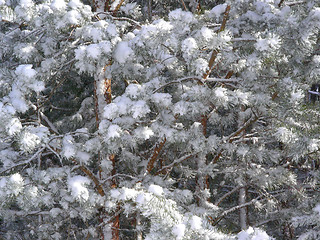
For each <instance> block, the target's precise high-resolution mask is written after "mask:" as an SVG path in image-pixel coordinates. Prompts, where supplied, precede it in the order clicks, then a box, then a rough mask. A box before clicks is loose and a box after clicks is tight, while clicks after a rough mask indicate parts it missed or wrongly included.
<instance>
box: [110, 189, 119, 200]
mask: <svg viewBox="0 0 320 240" xmlns="http://www.w3.org/2000/svg"><path fill="white" fill-rule="evenodd" d="M120 195H121V192H120V191H119V190H118V189H111V190H110V196H111V197H112V198H116V199H118V198H119V196H120Z"/></svg>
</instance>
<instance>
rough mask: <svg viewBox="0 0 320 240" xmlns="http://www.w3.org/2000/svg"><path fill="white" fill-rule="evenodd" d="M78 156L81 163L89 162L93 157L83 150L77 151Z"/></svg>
mask: <svg viewBox="0 0 320 240" xmlns="http://www.w3.org/2000/svg"><path fill="white" fill-rule="evenodd" d="M76 158H77V159H79V160H80V162H81V163H85V164H87V163H88V162H89V160H90V158H91V156H90V154H89V153H86V152H83V151H77V154H76Z"/></svg>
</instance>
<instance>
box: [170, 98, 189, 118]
mask: <svg viewBox="0 0 320 240" xmlns="http://www.w3.org/2000/svg"><path fill="white" fill-rule="evenodd" d="M187 111H188V106H187V103H186V102H185V101H179V102H177V103H176V104H175V105H174V107H173V113H174V114H180V115H181V116H183V115H185V114H186V113H187Z"/></svg>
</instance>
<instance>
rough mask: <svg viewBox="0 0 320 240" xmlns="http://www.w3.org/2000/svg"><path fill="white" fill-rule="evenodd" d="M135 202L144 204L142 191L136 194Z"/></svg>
mask: <svg viewBox="0 0 320 240" xmlns="http://www.w3.org/2000/svg"><path fill="white" fill-rule="evenodd" d="M136 202H137V203H139V204H144V202H145V198H144V194H143V193H140V194H138V196H137V197H136Z"/></svg>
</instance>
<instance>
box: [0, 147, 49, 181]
mask: <svg viewBox="0 0 320 240" xmlns="http://www.w3.org/2000/svg"><path fill="white" fill-rule="evenodd" d="M44 149H45V147H42V148H40V149H39V150H38V151H37V152H36V153H35V154H33V155H32V157H31V158H29V159H28V160H25V161H23V162H21V163H18V164H16V165H14V166H12V167H9V168H7V169H5V170H3V171H2V172H0V175H2V174H3V173H5V172H8V171H10V170H12V169H14V168H17V167H20V166H23V165H26V164H28V163H30V162H31V161H32V160H33V159H35V158H37V156H38V154H40V153H41V152H42V151H43V150H44Z"/></svg>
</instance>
